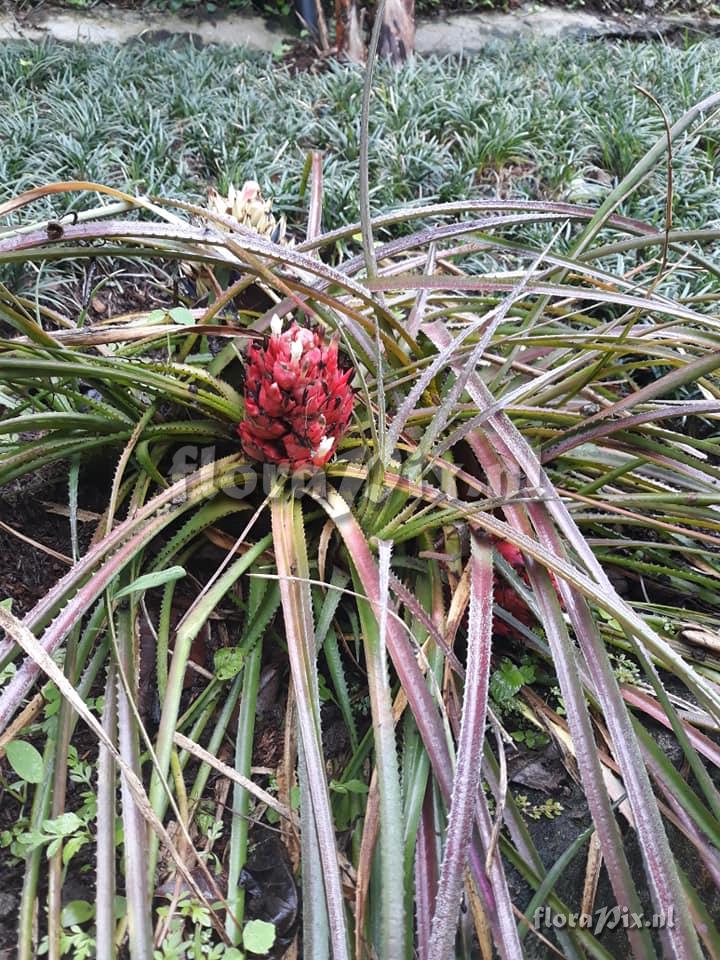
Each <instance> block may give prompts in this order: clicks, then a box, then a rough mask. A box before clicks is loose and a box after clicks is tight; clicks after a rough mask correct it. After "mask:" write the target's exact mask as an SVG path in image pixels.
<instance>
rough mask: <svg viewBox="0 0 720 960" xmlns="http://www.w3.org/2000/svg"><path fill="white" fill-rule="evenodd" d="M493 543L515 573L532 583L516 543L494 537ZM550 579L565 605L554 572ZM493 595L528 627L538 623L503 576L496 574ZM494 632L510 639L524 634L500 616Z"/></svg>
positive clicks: (518, 638) (496, 600)
mask: <svg viewBox="0 0 720 960" xmlns="http://www.w3.org/2000/svg"><path fill="white" fill-rule="evenodd" d="M493 543H494V546H495V549H496V550H497V552H498V553H499V554H500V555H501V556H502V557H503V558H504V560H506V561H507V563H508V564H509V565H510V566H511V567H512V568H513V570H514V571H515V573H516V574H517V575H518V576H519V577H520V579H521V580H523V581H524V582H525V583H526V584H528V585H529V584H530V578H529V577H528V574H527V569H526V567H525V558H524V557H523V555H522V553H521V551H520V550H519V549H518V548H517V547H516V546H515V544H514V543H508V542H507V540H498V539H495V538H494V539H493ZM550 579H551V581H552V583H553V586H554V587H555V592H556V593H557V594H558V598H559V599H560V605H561V606H563V602H562V598H561V597H560V592H559V591H558V587H557V582H556V580H555V577H554V576H553V574H552V573H551V574H550ZM493 596H494V598H495V603H496V604H497V605H498V606H499V607H502V608H503V610H506V611H507V612H508V613H510V614H512V616H513V617H515V619H516V620H518V621H519V622H520V623H522V624H524V625H525V626H526V627H534V626H535V625H536V623H537V620H536V618H535V615H534V614H533V613H532V611H531V610H530V607H528V605H527V604H526V603H525V601H524V600H523V598H522V597H521V596H519V594H518V593H517V591H516V590H515V588H514V587H511V586H510V585H509V584H508V583H507V582H506V581H505V580H504V579H503V578H502V577H500V576H499V575H497V574H496V576H495V583H494V586H493ZM493 632H494V634H495V635H496V636H498V637H507V638H508V639H510V640H522V634H521V633H520V631H519V630H517V629H516V628H515V627H513V626H512V625H511V624H509V623H506V622H505V621H504V620H501V619H500V617H495V620H494V622H493Z"/></svg>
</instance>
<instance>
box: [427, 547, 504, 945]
mask: <svg viewBox="0 0 720 960" xmlns="http://www.w3.org/2000/svg"><path fill="white" fill-rule="evenodd" d="M470 564H471V578H470V591H471V592H470V615H469V623H468V654H467V667H466V674H465V689H464V695H463V706H462V719H461V722H460V738H459V742H458V750H457V761H456V768H455V777H454V780H453V790H452V801H451V804H450V812H449V815H448V826H447V837H446V843H445V853H444V856H443V861H442V867H441V870H440V881H439V883H438V888H437V896H436V901H435V914H434V916H433V922H432V933H431V936H430V947H429V951H428V958H429V960H444V958H445V957H448V956H450V955H451V954H452V951H453V944H454V943H455V936H456V933H457V922H458V913H459V910H460V900H461V896H462V888H463V878H464V875H465V868H466V864H467V855H468V846H469V844H470V838H471V836H472V828H473V819H474V815H475V803H476V802H477V796H478V793H479V790H480V779H481V766H482V765H481V764H480V763H479V762H478V759H479V757H481V756H482V751H483V742H484V740H485V719H486V713H487V705H488V699H487V698H488V684H489V679H490V653H491V648H492V620H493V612H492V609H493V563H492V549H491V547H490V546H489V544H488V543H487V542H485V543H482V542H480V541H479V540H478V538H477V537H476V536H473V538H472V555H471V560H470ZM506 889H507V888H506ZM512 927H513V933H514V942H513V938H512V937H511V939H510V940H506V938H505V937H503V939H502V941H501V942H500V943H499V944H498V946H499V947H500V949H501V951H502V955H503V956H507V957H512V956H513V952H512V950H513V947H514V946H515V944H516V945H517V948H518V950H519V948H520V943H519V941H518V940H517V931H516V930H515V924H514V923H513V924H512ZM503 930H504V933H505V934H507V933H509V931H508V930H507V929H506V928H505V927H503Z"/></svg>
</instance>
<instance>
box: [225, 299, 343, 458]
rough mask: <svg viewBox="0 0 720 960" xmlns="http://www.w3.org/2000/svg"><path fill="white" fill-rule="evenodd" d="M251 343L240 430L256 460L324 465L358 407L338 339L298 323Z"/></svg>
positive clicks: (276, 323)
mask: <svg viewBox="0 0 720 960" xmlns="http://www.w3.org/2000/svg"><path fill="white" fill-rule="evenodd" d="M271 328H272V335H271V336H270V338H269V339H268V340H267V341H266V342H265V343H264V344H263V345H262V346H250V347H249V348H248V352H247V363H246V366H245V420H244V421H243V422H242V423H241V424H240V425H239V426H238V434H239V435H240V440H241V442H242V448H243V450H244V451H245V453H246V454H247V455H248V456H249V457H252V458H253V459H254V460H261V461H263V462H264V463H276V464H278V465H279V466H283V467H289V468H290V469H291V470H298V469H301V468H302V467H309V466H315V467H322V466H324V465H325V464H326V463H327V462H328V460H329V459H330V458H331V457H332V455H333V454H334V453H335V450H336V448H337V445H338V441H339V440H340V439H341V437H342V436H343V434H344V433H345V431H346V430H347V426H348V423H349V421H350V416H351V414H352V409H353V390H352V387H351V386H350V380H351V378H352V376H353V371H352V369H349V370H344V369H342V368H341V366H340V364H339V358H338V345H337V341H336V340H335V339H333V340H331V341H330V342H329V343H327V344H326V343H325V341H324V336H323V332H322V331H321V330H308V329H307V328H306V327H300V326H298V325H297V324H296V323H293V324H292V325H291V326H290V327H289V328H288V329H287V330H285V332H282V326H281V321H280V319H279V317H273V320H272V324H271Z"/></svg>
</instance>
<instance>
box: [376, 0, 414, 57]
mask: <svg viewBox="0 0 720 960" xmlns="http://www.w3.org/2000/svg"><path fill="white" fill-rule="evenodd" d="M378 52H379V54H380V56H381V57H385V58H386V59H387V60H389V61H390V62H391V63H395V64H401V63H405V61H406V60H407V59H408V57H410V56H412V54H413V53H414V52H415V0H386V3H385V14H384V16H383V25H382V29H381V32H380V45H379V47H378Z"/></svg>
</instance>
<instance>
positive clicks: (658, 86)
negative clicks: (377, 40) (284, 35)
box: [0, 40, 720, 229]
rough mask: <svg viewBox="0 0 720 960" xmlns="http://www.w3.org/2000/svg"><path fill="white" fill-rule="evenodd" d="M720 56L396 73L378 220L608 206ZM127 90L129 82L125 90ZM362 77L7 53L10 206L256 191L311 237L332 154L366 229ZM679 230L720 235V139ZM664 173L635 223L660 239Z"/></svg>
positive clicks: (656, 51) (633, 206) (0, 171)
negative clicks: (317, 164) (53, 187)
mask: <svg viewBox="0 0 720 960" xmlns="http://www.w3.org/2000/svg"><path fill="white" fill-rule="evenodd" d="M719 53H720V43H719V42H718V41H715V40H708V41H706V42H703V43H697V44H694V45H693V46H690V47H689V48H688V49H686V50H682V49H677V48H673V47H667V46H662V45H657V46H655V45H647V44H643V45H630V44H627V45H625V44H617V45H605V44H603V45H599V44H587V45H583V44H578V43H563V44H558V43H555V42H547V43H525V42H522V43H515V44H498V45H496V46H492V47H489V48H488V50H487V53H486V54H485V55H484V56H482V57H477V58H474V59H472V60H465V61H460V60H446V61H442V62H438V61H432V60H422V61H418V62H416V63H415V64H413V65H411V66H408V67H406V68H405V69H404V70H402V71H400V72H399V73H398V74H396V75H395V74H391V73H383V74H381V76H380V79H379V82H378V84H377V87H376V94H375V97H374V102H373V110H372V118H371V145H370V155H371V170H370V178H371V202H372V207H373V209H374V210H375V211H376V212H378V211H382V210H384V209H387V208H388V207H390V206H392V205H394V204H398V203H409V202H413V201H423V202H427V201H432V200H437V201H447V200H456V199H468V198H472V197H479V196H487V195H490V194H492V193H494V192H495V188H496V186H497V185H498V183H499V186H500V189H501V191H502V192H504V193H505V195H510V194H511V195H514V196H523V197H532V198H549V199H550V198H551V199H567V200H571V201H577V202H584V201H590V200H597V199H598V198H600V197H602V196H603V195H604V194H605V193H606V192H607V189H608V185H609V184H611V183H613V182H616V181H617V178H618V177H622V176H624V175H625V174H626V173H627V172H628V170H629V169H630V168H631V166H632V165H633V163H634V162H635V161H636V160H637V159H638V158H639V157H640V156H641V155H642V154H643V152H644V151H645V150H646V149H647V148H648V147H649V146H650V145H651V144H652V143H653V142H654V141H655V139H656V138H657V137H658V136H659V135H660V133H661V132H662V129H663V124H662V118H661V117H660V116H659V114H658V111H657V109H656V108H655V107H654V106H653V105H652V104H651V103H650V102H649V101H648V100H647V99H646V98H645V97H644V96H643V95H642V94H641V93H639V92H638V91H637V90H636V89H635V88H634V87H633V84H634V83H640V84H641V85H643V86H644V87H645V88H647V89H649V90H650V91H652V92H653V94H654V95H655V97H657V99H658V100H659V101H660V103H661V104H662V105H663V106H664V108H665V109H666V110H667V111H668V112H669V113H671V114H672V115H674V116H677V115H679V114H680V113H682V112H683V111H684V110H686V109H687V108H688V107H689V105H690V104H692V103H694V102H695V101H697V100H698V99H700V98H701V97H703V96H705V95H707V94H708V93H709V92H711V91H713V90H716V89H717V88H718V86H720V56H719V55H718V54H719ZM120 81H122V82H120ZM361 85H362V74H361V72H360V71H359V70H354V69H349V68H346V67H340V66H337V67H333V68H332V69H331V70H330V71H329V72H328V73H325V74H323V75H321V76H312V75H307V74H306V75H302V76H297V77H292V76H290V75H289V74H288V73H287V72H286V71H285V70H284V69H282V68H279V67H278V66H277V64H275V63H273V62H272V61H270V60H267V59H262V58H258V57H256V56H251V55H249V54H245V53H243V52H242V51H239V50H228V49H222V48H219V47H218V48H213V49H209V48H208V49H204V50H195V49H192V48H191V47H190V46H182V47H174V46H162V45H159V46H155V45H153V46H152V47H146V46H143V45H141V44H138V45H135V46H132V47H126V48H113V47H107V48H92V47H75V48H67V47H63V46H59V45H52V44H50V45H45V46H36V45H31V44H3V45H2V46H0V141H2V144H3V149H2V151H0V199H7V198H8V197H9V196H11V195H12V194H13V193H15V192H16V191H19V190H24V189H27V188H29V187H32V186H36V185H38V184H39V183H41V182H46V181H49V180H54V179H71V178H85V179H89V180H94V181H99V182H107V183H114V184H116V185H117V186H118V187H121V188H122V187H124V188H127V189H130V190H132V191H143V192H148V193H162V194H163V195H164V196H171V197H184V198H186V199H188V198H196V199H200V198H202V197H203V195H204V192H205V187H206V184H207V183H208V182H209V181H213V182H216V183H217V184H218V186H219V187H220V188H221V189H224V188H225V186H226V184H227V183H228V182H229V181H234V182H236V183H238V182H242V181H243V180H244V179H246V178H251V177H252V178H256V179H258V180H259V182H260V184H261V186H262V187H263V188H264V190H265V192H266V194H270V195H272V196H274V197H275V206H276V209H279V210H282V211H283V212H286V213H287V214H288V215H289V217H290V219H291V220H292V219H294V218H296V219H297V220H298V221H300V222H302V221H303V219H304V209H303V206H302V203H301V201H299V200H298V197H299V188H300V183H301V178H302V173H303V168H304V164H305V159H306V156H307V153H308V151H309V150H310V149H317V150H322V151H324V153H325V164H324V178H325V201H326V205H325V213H324V216H325V223H324V226H325V227H326V228H328V229H333V228H335V227H337V226H340V225H341V224H344V223H347V222H348V220H349V219H355V218H356V216H357V209H358V206H357V189H356V184H357V180H356V176H355V172H356V167H357V160H358V133H357V110H358V106H359V100H360V91H361ZM675 161H676V162H675V200H674V210H673V212H674V218H675V220H676V222H677V223H679V224H683V225H685V226H688V227H690V226H698V225H701V224H702V225H707V224H712V223H715V222H717V221H718V219H719V218H720V193H719V192H718V189H717V175H718V169H719V168H718V164H719V163H720V123H719V122H718V121H717V119H716V118H714V119H711V120H710V121H709V122H707V123H706V124H704V126H703V129H702V131H701V132H700V133H693V135H692V137H691V138H688V139H686V140H685V141H684V143H682V144H680V145H679V146H677V147H676V151H675ZM664 192H665V190H664V170H663V168H662V167H659V168H658V169H657V170H656V171H654V172H653V174H652V176H651V177H649V178H648V179H647V181H646V182H645V184H644V185H643V186H642V187H641V189H640V190H639V191H638V192H637V193H636V194H635V195H634V196H633V197H632V199H631V201H630V202H629V203H628V204H627V206H626V208H625V209H624V211H623V212H625V213H627V214H628V215H630V216H637V217H639V218H641V219H643V220H646V221H648V222H651V223H655V224H657V225H660V224H661V223H662V220H663V217H664V209H665V197H664Z"/></svg>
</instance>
